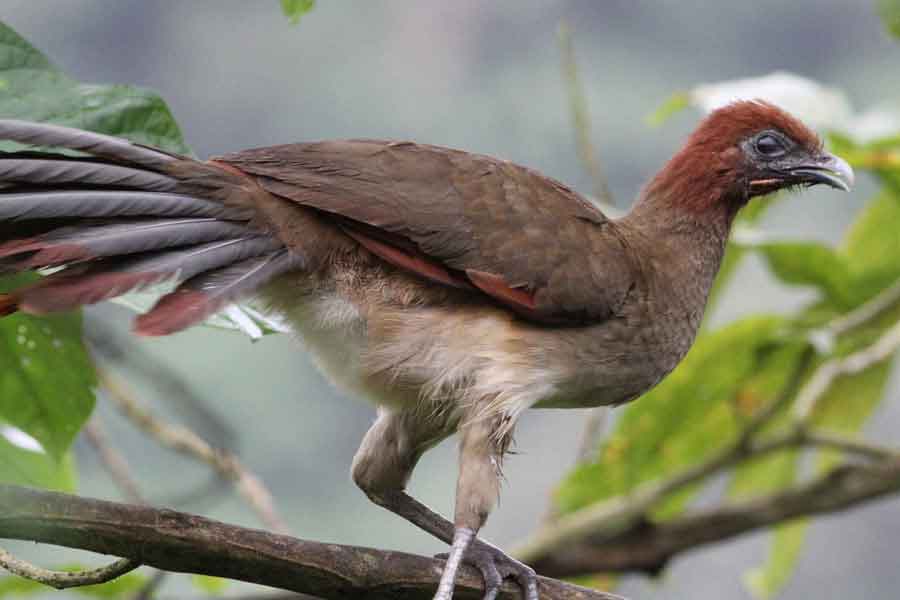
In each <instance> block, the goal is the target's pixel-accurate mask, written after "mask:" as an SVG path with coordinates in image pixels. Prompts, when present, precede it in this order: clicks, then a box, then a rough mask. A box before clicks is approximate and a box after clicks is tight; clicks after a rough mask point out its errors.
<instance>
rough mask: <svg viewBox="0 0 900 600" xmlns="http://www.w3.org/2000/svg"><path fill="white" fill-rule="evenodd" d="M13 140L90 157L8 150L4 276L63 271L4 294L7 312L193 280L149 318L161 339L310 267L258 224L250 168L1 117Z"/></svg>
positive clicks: (2, 131)
mask: <svg viewBox="0 0 900 600" xmlns="http://www.w3.org/2000/svg"><path fill="white" fill-rule="evenodd" d="M2 140H11V141H15V142H19V143H22V144H26V145H34V146H40V147H42V148H61V149H65V150H72V151H75V152H78V153H81V154H80V155H71V154H69V153H54V152H45V151H43V150H41V151H21V152H12V153H9V152H0V273H8V272H14V271H21V270H34V269H39V268H43V267H62V268H61V269H60V270H59V271H57V272H55V273H53V274H52V275H49V276H47V277H44V278H43V279H41V280H40V281H38V282H36V283H34V284H32V285H30V286H26V287H24V288H20V289H18V290H15V291H13V292H11V293H7V294H0V316H3V315H6V314H10V313H12V312H15V311H16V310H22V311H24V312H29V313H34V314H43V313H49V312H57V311H64V310H70V309H73V308H77V307H78V306H81V305H84V304H93V303H95V302H99V301H101V300H106V299H109V298H113V297H115V296H119V295H122V294H125V293H128V292H130V291H133V290H138V289H141V288H144V287H147V286H151V285H154V284H157V283H161V282H170V281H176V282H184V283H183V285H182V286H181V287H179V288H178V290H177V291H176V292H175V293H173V294H170V295H168V296H166V298H164V299H163V300H161V301H160V302H159V303H158V304H157V306H156V307H155V308H154V309H153V310H152V311H151V312H150V313H149V314H148V315H146V316H145V317H144V318H142V319H141V320H139V323H138V329H139V330H140V331H141V332H142V333H148V334H153V335H159V334H161V333H164V332H173V331H177V330H180V329H183V328H184V327H187V326H188V325H191V324H193V323H196V322H198V321H200V320H203V319H204V318H205V317H206V316H209V315H210V314H212V313H213V312H215V311H217V310H218V309H220V308H221V307H222V306H224V305H225V304H227V303H229V302H232V301H234V300H235V299H237V298H238V297H239V296H241V295H243V294H246V293H249V292H252V291H253V290H254V289H256V288H258V287H259V286H261V285H264V284H265V283H266V282H268V281H269V280H271V279H272V278H273V277H276V276H278V275H279V274H281V273H284V272H285V271H286V270H288V269H292V268H298V267H302V266H303V263H302V261H300V259H299V258H298V257H296V256H294V255H293V254H291V253H290V252H288V251H287V250H286V249H285V248H284V245H283V244H282V243H281V241H280V240H278V239H277V238H276V237H274V236H271V235H266V234H265V233H262V232H260V231H259V230H258V228H257V226H256V225H255V224H254V217H255V216H256V211H255V209H254V203H253V201H252V199H251V198H250V197H248V194H252V193H253V192H252V190H253V189H254V188H253V186H252V185H248V182H247V180H246V179H245V176H244V175H243V174H242V173H240V172H232V171H229V170H227V169H226V170H223V168H221V167H220V166H217V165H215V164H212V163H203V162H198V161H195V160H193V159H191V158H188V157H180V156H176V155H173V154H170V153H168V152H165V151H162V150H158V149H155V148H150V147H146V146H142V145H140V144H135V143H132V142H129V141H127V140H123V139H118V138H114V137H110V136H106V135H100V134H96V133H91V132H88V131H80V130H77V129H70V128H67V127H60V126H57V125H47V124H43V123H30V122H26V121H15V120H5V119H0V141H2ZM192 298H193V299H192Z"/></svg>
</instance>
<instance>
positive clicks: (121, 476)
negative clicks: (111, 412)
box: [83, 416, 144, 504]
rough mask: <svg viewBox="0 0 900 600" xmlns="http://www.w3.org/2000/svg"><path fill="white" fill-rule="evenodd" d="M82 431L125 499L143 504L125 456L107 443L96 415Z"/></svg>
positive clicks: (107, 440)
mask: <svg viewBox="0 0 900 600" xmlns="http://www.w3.org/2000/svg"><path fill="white" fill-rule="evenodd" d="M83 431H84V437H85V439H86V440H87V441H88V443H89V444H90V445H91V447H92V448H93V449H94V451H95V452H96V453H97V456H98V457H99V458H100V462H102V463H103V466H104V467H105V468H106V471H107V472H108V473H109V475H110V477H111V478H112V480H113V483H115V484H116V487H118V488H119V491H121V492H122V495H123V496H124V497H125V499H126V500H128V501H129V502H135V503H137V504H143V503H144V498H143V496H142V495H141V491H140V489H139V488H138V485H137V482H136V481H135V480H134V478H133V477H132V476H131V470H130V469H129V468H128V463H127V462H126V461H125V457H124V456H122V453H121V452H119V451H118V450H117V449H115V448H114V447H113V446H112V445H111V444H110V443H109V439H108V438H107V437H106V432H105V431H104V430H103V426H102V425H101V424H100V421H99V419H98V418H97V417H96V416H95V417H94V418H92V419H91V420H90V421H88V423H87V425H85V426H84V429H83Z"/></svg>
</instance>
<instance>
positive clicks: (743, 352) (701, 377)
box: [557, 317, 781, 517]
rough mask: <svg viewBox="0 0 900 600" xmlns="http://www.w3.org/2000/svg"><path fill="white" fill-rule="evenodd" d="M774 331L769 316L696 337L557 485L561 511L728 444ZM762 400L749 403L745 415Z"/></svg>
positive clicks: (683, 497) (680, 502)
mask: <svg viewBox="0 0 900 600" xmlns="http://www.w3.org/2000/svg"><path fill="white" fill-rule="evenodd" d="M780 325H781V321H780V320H779V319H777V318H774V317H755V318H750V319H745V320H743V321H740V322H738V323H735V324H733V325H730V326H728V327H725V328H723V329H721V330H718V331H716V332H713V333H710V334H705V335H703V336H701V337H700V339H699V340H698V341H697V343H696V344H695V346H694V348H693V349H692V350H691V352H690V353H689V354H688V356H687V357H686V358H685V360H684V361H683V362H682V364H681V365H679V367H678V368H677V369H675V371H674V372H673V373H672V374H671V375H670V376H669V377H668V378H666V379H665V380H664V381H663V382H662V383H661V384H660V385H659V386H657V387H656V388H655V389H654V390H652V391H651V392H649V393H648V394H646V395H645V396H643V397H642V398H641V399H639V400H638V401H636V402H634V403H632V404H631V405H629V406H628V407H627V408H625V409H624V412H623V414H622V416H621V418H620V419H619V420H618V421H617V423H616V427H615V430H614V431H613V432H612V433H611V434H610V435H609V436H608V438H607V439H606V440H605V442H604V444H603V446H602V448H601V451H600V453H599V455H598V459H597V460H596V461H595V462H592V463H587V464H584V465H581V466H579V467H578V468H576V469H575V470H574V471H573V472H572V473H571V474H570V475H569V476H568V477H567V478H566V479H565V480H564V481H563V483H562V484H561V485H560V487H559V489H558V491H557V501H558V503H559V508H560V510H561V512H563V513H565V512H571V511H573V510H577V509H579V508H582V507H584V506H586V505H588V504H592V503H594V502H598V501H602V500H604V499H607V498H611V497H614V496H617V495H619V494H622V493H625V492H627V491H628V490H631V489H633V488H634V487H635V486H637V485H638V484H640V483H643V482H645V481H648V480H652V479H657V478H659V477H661V476H663V475H665V474H672V473H675V472H677V471H678V470H679V469H682V468H684V467H686V466H688V465H691V464H694V463H696V462H697V461H699V460H702V458H704V457H706V456H709V455H710V454H711V453H713V452H716V451H717V450H720V449H721V448H722V447H723V446H724V445H725V444H728V443H729V442H730V441H732V440H733V439H734V436H735V434H736V432H737V428H738V426H739V424H740V422H741V419H742V418H743V417H742V416H741V415H740V414H738V412H737V411H736V410H735V407H734V399H735V397H736V396H737V395H738V392H739V391H740V390H741V389H742V388H743V386H744V385H745V382H746V381H747V380H748V379H750V378H752V376H753V375H754V374H755V373H758V372H759V371H760V369H761V368H762V367H764V366H765V365H766V364H768V362H769V361H770V360H771V359H772V358H773V355H772V353H771V352H770V350H771V348H772V347H773V344H776V343H777V341H779V340H780V337H779V336H780ZM766 400H767V399H766V398H762V397H760V398H756V399H754V400H753V402H755V403H756V404H755V405H754V406H752V407H748V410H750V411H752V410H755V409H756V408H758V406H759V405H761V404H762V403H763V402H765V401H766ZM689 497H690V496H689V495H681V496H679V498H678V499H677V501H676V506H674V507H663V510H662V511H661V512H660V514H658V515H657V516H658V517H664V516H668V515H670V514H672V513H674V512H677V510H678V509H679V508H680V507H682V506H683V505H684V503H685V502H686V501H687V500H688V499H689Z"/></svg>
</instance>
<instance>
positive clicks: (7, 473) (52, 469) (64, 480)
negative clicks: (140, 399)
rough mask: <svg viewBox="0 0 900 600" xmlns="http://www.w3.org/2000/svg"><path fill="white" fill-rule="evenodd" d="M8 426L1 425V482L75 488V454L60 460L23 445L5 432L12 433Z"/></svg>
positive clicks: (48, 487) (73, 489)
mask: <svg viewBox="0 0 900 600" xmlns="http://www.w3.org/2000/svg"><path fill="white" fill-rule="evenodd" d="M4 427H5V426H4V425H2V424H0V483H8V484H14V485H27V486H29V487H37V488H44V489H52V490H58V491H61V492H72V491H75V461H74V460H73V458H72V455H71V454H69V453H66V454H65V455H64V456H63V457H62V459H61V460H57V459H54V458H52V457H51V456H50V455H49V454H47V453H46V452H39V451H35V450H26V449H24V448H21V447H20V446H18V445H16V444H13V443H11V442H10V441H9V440H8V439H7V438H6V437H5V435H3V433H4V432H5V433H7V434H9V433H10V430H9V429H4Z"/></svg>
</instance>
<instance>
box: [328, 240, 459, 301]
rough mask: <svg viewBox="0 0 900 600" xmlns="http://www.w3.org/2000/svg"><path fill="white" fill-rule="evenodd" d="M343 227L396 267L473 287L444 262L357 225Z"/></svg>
mask: <svg viewBox="0 0 900 600" xmlns="http://www.w3.org/2000/svg"><path fill="white" fill-rule="evenodd" d="M341 229H343V230H344V233H346V234H347V235H349V236H350V237H352V238H353V239H354V240H356V241H357V242H359V244H360V245H361V246H362V247H363V248H365V249H366V250H368V251H369V252H371V253H372V254H374V255H376V256H379V257H381V258H382V259H384V260H386V261H387V262H389V263H390V264H392V265H394V266H395V267H400V268H401V269H406V270H407V271H412V272H413V273H416V274H418V275H421V276H422V277H425V278H426V279H430V280H432V281H436V282H438V283H443V284H444V285H449V286H453V287H462V288H468V287H471V286H470V285H469V284H468V282H467V281H466V280H465V279H463V278H462V277H460V276H459V275H455V274H454V273H452V272H450V271H449V270H448V269H447V268H446V267H444V266H443V265H442V264H440V263H439V262H437V261H435V260H432V259H430V258H428V257H427V256H425V255H424V254H422V253H418V252H416V251H415V250H413V249H410V248H407V249H400V248H399V247H397V246H395V245H393V244H389V243H386V242H383V241H381V240H377V239H375V238H374V237H371V236H369V235H367V234H365V233H363V232H362V231H361V230H359V229H357V228H355V227H351V226H347V225H341Z"/></svg>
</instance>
